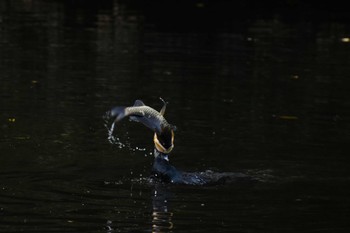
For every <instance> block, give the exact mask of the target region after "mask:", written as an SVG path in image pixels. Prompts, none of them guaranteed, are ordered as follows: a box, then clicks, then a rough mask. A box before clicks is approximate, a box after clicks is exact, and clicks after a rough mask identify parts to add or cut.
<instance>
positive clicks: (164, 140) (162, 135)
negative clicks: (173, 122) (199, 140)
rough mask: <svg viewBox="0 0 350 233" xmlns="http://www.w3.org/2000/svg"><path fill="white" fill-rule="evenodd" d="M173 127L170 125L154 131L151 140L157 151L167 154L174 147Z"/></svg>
mask: <svg viewBox="0 0 350 233" xmlns="http://www.w3.org/2000/svg"><path fill="white" fill-rule="evenodd" d="M174 136H175V135H174V129H173V128H171V127H166V128H163V129H162V131H161V132H159V133H157V132H156V133H154V137H153V142H154V146H155V148H156V150H157V151H159V152H161V153H163V154H169V153H170V152H171V151H172V150H173V148H174Z"/></svg>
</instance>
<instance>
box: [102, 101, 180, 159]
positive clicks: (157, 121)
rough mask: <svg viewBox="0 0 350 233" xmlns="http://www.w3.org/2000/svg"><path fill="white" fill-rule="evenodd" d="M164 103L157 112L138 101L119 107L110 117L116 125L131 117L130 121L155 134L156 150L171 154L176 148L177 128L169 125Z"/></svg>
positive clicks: (115, 108)
mask: <svg viewBox="0 0 350 233" xmlns="http://www.w3.org/2000/svg"><path fill="white" fill-rule="evenodd" d="M160 99H161V100H162V101H163V107H162V109H161V110H160V111H159V112H158V111H157V110H155V109H153V108H151V107H149V106H147V105H146V104H145V103H144V102H143V101H142V100H136V101H135V103H134V105H133V106H129V107H125V106H117V107H114V108H112V109H111V110H110V113H109V114H110V116H111V117H112V118H115V120H114V123H118V122H120V121H121V120H122V119H124V118H126V117H129V118H130V120H132V121H135V122H140V123H142V124H143V125H145V126H146V127H148V128H150V129H151V130H152V131H153V132H154V137H153V142H154V144H155V148H156V149H157V150H158V151H159V152H161V153H163V154H169V153H170V152H171V151H172V149H173V148H174V136H175V135H174V131H175V130H176V126H174V125H172V124H169V123H168V121H167V120H166V119H165V117H164V114H165V110H166V106H167V102H165V101H164V100H163V99H162V98H160Z"/></svg>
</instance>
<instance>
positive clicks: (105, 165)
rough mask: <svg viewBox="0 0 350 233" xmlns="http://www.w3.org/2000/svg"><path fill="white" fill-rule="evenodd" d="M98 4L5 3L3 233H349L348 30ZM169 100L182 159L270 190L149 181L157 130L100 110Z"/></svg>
mask: <svg viewBox="0 0 350 233" xmlns="http://www.w3.org/2000/svg"><path fill="white" fill-rule="evenodd" d="M87 2H88V3H89V4H88V3H86V4H85V3H84V1H62V2H61V1H50V2H49V1H3V2H1V3H0V82H1V83H0V97H1V98H0V127H1V135H0V149H1V152H0V232H21V231H23V232H213V231H214V232H349V231H350V223H349V216H350V189H349V188H350V171H349V169H350V159H349V154H350V153H349V152H348V151H349V150H348V146H349V139H350V133H349V132H350V131H349V130H350V127H349V116H350V114H349V111H350V110H349V109H350V100H349V98H348V97H349V91H350V89H349V87H350V79H349V78H350V43H349V42H348V41H349V40H350V39H349V37H350V26H349V24H348V23H347V22H344V21H331V20H324V18H323V20H320V21H318V20H317V19H315V20H314V21H312V20H309V19H307V20H305V21H303V20H304V18H302V19H303V20H292V21H290V20H284V19H283V17H280V16H278V15H277V16H276V15H272V17H267V16H266V15H262V16H261V18H259V17H260V15H259V14H256V9H255V11H254V15H252V16H251V17H249V14H247V18H239V19H237V18H234V17H222V18H220V17H219V18H218V20H214V21H213V22H214V23H215V24H211V25H208V27H206V26H205V25H203V24H201V22H204V23H209V22H211V21H210V20H208V18H206V16H208V17H210V16H213V15H210V14H209V13H208V11H206V9H207V8H206V7H207V5H206V2H205V1H204V3H200V2H199V3H196V4H195V5H194V6H193V9H195V12H196V14H195V16H196V18H195V20H194V21H191V22H190V21H189V22H190V23H189V24H188V25H187V24H186V23H185V21H186V19H190V17H189V15H190V12H191V11H190V10H189V9H187V10H188V11H186V17H187V18H185V19H184V18H181V20H179V24H176V23H177V21H176V20H174V19H173V20H169V18H166V17H165V16H166V15H167V14H166V13H164V12H163V14H158V15H154V14H153V13H154V12H148V11H147V10H145V11H144V10H143V8H141V7H140V6H137V5H136V6H134V5H133V4H135V2H133V4H129V5H128V4H126V3H124V2H123V1H114V2H113V1H105V2H102V3H95V4H93V1H87ZM192 3H193V2H192ZM192 3H191V4H192ZM193 4H194V3H193ZM221 4H222V2H221ZM221 7H222V6H221ZM144 9H148V10H150V7H145V8H144ZM190 9H192V8H190ZM202 9H203V10H204V11H203V12H202V11H201V10H202ZM215 9H216V8H215ZM237 11H238V10H237ZM226 13H227V11H226ZM246 13H249V12H246ZM207 14H209V15H207ZM304 14H305V15H307V13H304ZM310 14H312V12H311V13H310ZM315 15H317V14H315ZM171 16H173V14H172V15H171ZM214 16H219V14H217V15H214ZM275 16H276V17H275ZM162 17H165V19H164V20H165V21H164V22H163V21H162ZM204 18H205V19H206V20H204V21H202V19H204ZM220 20H222V21H220ZM228 20H231V21H228ZM230 22H231V23H230ZM206 28H208V30H206ZM159 97H163V98H164V99H165V100H167V101H168V102H169V103H170V104H169V106H168V109H167V113H166V117H167V119H168V121H169V122H170V123H172V124H175V125H176V126H177V128H178V130H177V132H176V137H175V149H174V151H173V152H172V154H171V158H170V159H171V162H172V164H174V165H175V166H176V167H178V168H180V169H182V170H185V171H193V172H198V171H205V170H208V169H210V170H213V171H215V172H242V173H245V174H249V175H252V176H254V177H258V178H259V179H260V180H261V181H260V182H258V183H254V184H244V183H243V184H242V183H239V184H233V185H217V186H208V187H198V186H182V185H179V186H177V185H152V184H149V183H147V181H146V180H145V178H146V177H148V175H149V173H150V168H151V165H152V162H153V155H152V153H151V152H152V149H153V148H152V146H153V145H152V136H153V135H152V132H151V131H149V130H148V129H146V128H145V127H143V126H142V125H138V124H136V123H133V122H128V121H124V122H122V124H120V125H119V126H118V129H117V132H118V136H119V137H120V138H121V140H122V142H123V143H124V144H125V145H126V146H125V147H122V148H120V146H118V145H117V144H111V143H110V142H109V141H108V139H107V137H108V134H107V130H106V128H105V125H104V124H105V123H104V121H103V115H104V113H105V112H106V111H107V110H108V109H110V108H111V107H112V106H115V105H131V104H132V103H133V102H134V100H135V99H142V100H143V101H144V102H145V103H146V104H148V105H150V106H152V107H154V108H156V109H160V108H161V106H162V103H161V101H160V100H159Z"/></svg>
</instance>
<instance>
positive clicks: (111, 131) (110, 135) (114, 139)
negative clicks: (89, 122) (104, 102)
mask: <svg viewBox="0 0 350 233" xmlns="http://www.w3.org/2000/svg"><path fill="white" fill-rule="evenodd" d="M103 119H104V122H105V123H104V126H105V127H106V129H107V140H108V141H109V143H111V144H112V145H116V146H117V147H118V148H119V149H122V148H127V149H128V150H129V151H133V152H135V151H142V152H144V151H146V150H147V149H146V148H143V147H139V146H132V145H131V144H130V141H129V140H130V138H129V137H127V138H126V141H125V142H123V141H122V140H121V138H120V137H118V136H117V134H116V133H115V128H116V123H115V122H114V121H113V123H112V124H111V125H110V121H111V120H112V119H111V117H110V114H109V112H107V113H106V114H105V115H104V116H103ZM109 125H110V126H109ZM125 134H126V135H128V132H126V133H125Z"/></svg>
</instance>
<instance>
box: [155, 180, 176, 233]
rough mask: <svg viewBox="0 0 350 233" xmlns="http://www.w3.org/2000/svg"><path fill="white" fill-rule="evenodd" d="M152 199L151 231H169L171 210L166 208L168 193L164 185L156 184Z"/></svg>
mask: <svg viewBox="0 0 350 233" xmlns="http://www.w3.org/2000/svg"><path fill="white" fill-rule="evenodd" d="M153 191H154V192H153V198H152V199H153V200H152V206H153V210H152V232H171V230H172V229H173V227H174V224H173V221H172V217H173V212H172V211H171V210H169V209H168V198H169V197H170V194H171V193H169V191H168V190H166V187H162V186H158V185H156V186H155V188H154V190H153Z"/></svg>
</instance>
